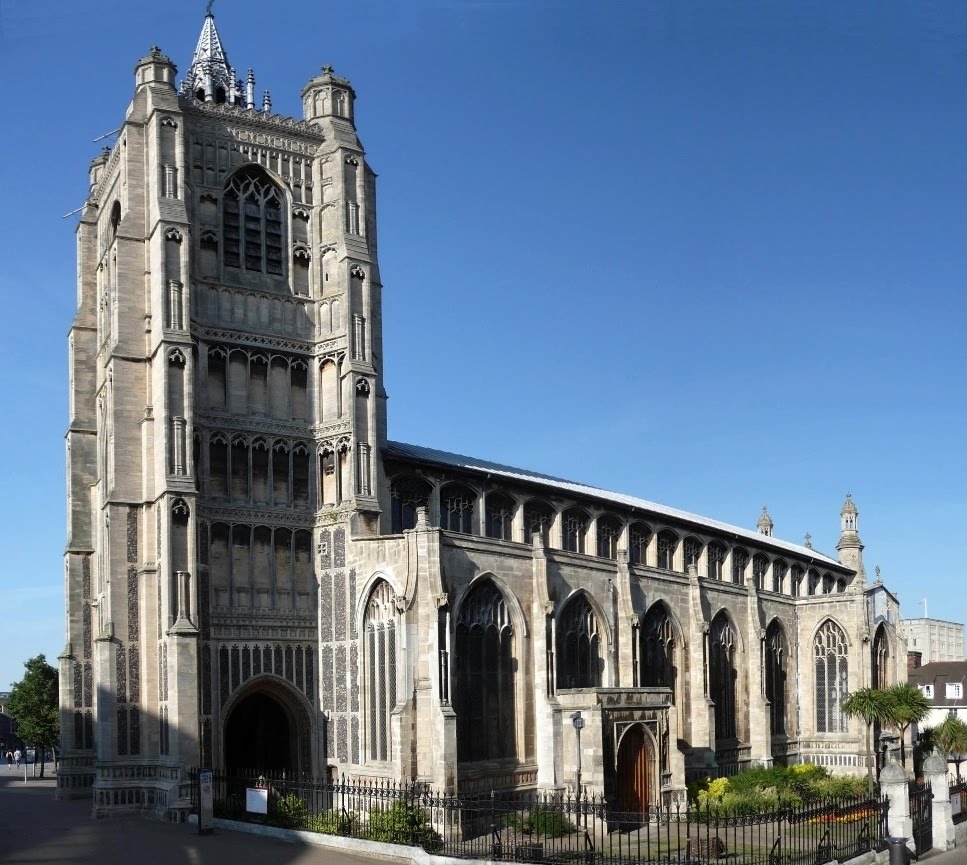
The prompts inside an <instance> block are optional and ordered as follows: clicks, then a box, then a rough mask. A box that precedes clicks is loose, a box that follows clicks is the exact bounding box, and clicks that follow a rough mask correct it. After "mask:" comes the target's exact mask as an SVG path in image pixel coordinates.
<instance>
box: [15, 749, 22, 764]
mask: <svg viewBox="0 0 967 865" xmlns="http://www.w3.org/2000/svg"><path fill="white" fill-rule="evenodd" d="M22 759H23V754H21V753H20V749H19V748H17V750H16V751H14V752H13V761H14V763H16V764H17V768H18V769H19V768H20V761H21V760H22Z"/></svg>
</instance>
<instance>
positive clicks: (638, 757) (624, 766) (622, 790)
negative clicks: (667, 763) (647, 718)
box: [615, 724, 650, 814]
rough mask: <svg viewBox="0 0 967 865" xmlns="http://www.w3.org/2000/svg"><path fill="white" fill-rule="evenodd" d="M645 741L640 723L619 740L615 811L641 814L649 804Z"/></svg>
mask: <svg viewBox="0 0 967 865" xmlns="http://www.w3.org/2000/svg"><path fill="white" fill-rule="evenodd" d="M648 758H649V753H648V739H647V738H646V736H645V730H644V728H643V727H642V726H641V724H635V725H634V726H633V727H631V728H630V729H629V730H627V731H626V732H625V734H624V735H623V736H622V737H621V743H620V744H619V745H618V761H617V762H618V765H617V777H616V782H617V783H616V785H615V786H616V787H617V793H618V810H619V811H622V812H625V813H627V814H644V813H645V812H647V810H648V802H649V783H648V780H649V774H650V772H649V768H650V767H649V762H650V761H649V759H648Z"/></svg>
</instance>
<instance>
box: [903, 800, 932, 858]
mask: <svg viewBox="0 0 967 865" xmlns="http://www.w3.org/2000/svg"><path fill="white" fill-rule="evenodd" d="M909 789H910V820H911V822H912V824H913V843H914V846H915V848H916V850H915V852H914V854H913V855H914V856H915V857H916V858H917V860H919V859H920V857H921V856H922V855H923V854H924V853H926V852H927V851H928V850H930V849H932V847H933V791H932V790H931V789H930V783H929V782H926V781H923V782H921V781H910V783H909Z"/></svg>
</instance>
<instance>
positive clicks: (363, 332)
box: [58, 9, 387, 813]
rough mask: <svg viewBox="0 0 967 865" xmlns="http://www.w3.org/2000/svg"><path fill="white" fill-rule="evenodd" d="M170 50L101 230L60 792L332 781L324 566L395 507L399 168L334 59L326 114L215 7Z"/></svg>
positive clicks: (82, 345) (116, 800)
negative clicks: (240, 780) (391, 189)
mask: <svg viewBox="0 0 967 865" xmlns="http://www.w3.org/2000/svg"><path fill="white" fill-rule="evenodd" d="M176 78H177V73H176V68H175V66H174V64H173V63H172V62H171V60H170V59H169V58H168V57H166V56H165V55H164V54H162V53H161V51H160V50H159V49H157V48H152V49H151V51H150V52H149V53H148V54H147V55H146V56H145V57H142V58H141V59H140V60H139V61H138V63H137V65H136V67H135V89H134V95H133V98H132V101H131V103H130V105H129V107H128V109H127V112H126V115H125V118H124V123H123V125H122V126H121V128H120V130H119V131H118V133H117V139H116V141H115V144H114V146H113V148H111V149H106V150H105V151H104V152H103V153H102V154H101V155H99V156H98V157H97V158H96V159H95V160H94V161H93V163H92V164H91V168H90V191H89V194H88V198H87V201H86V203H85V207H84V210H83V214H82V216H81V219H80V224H79V225H78V230H77V254H78V286H77V304H78V307H77V313H76V316H75V319H74V322H73V325H72V327H71V331H70V361H69V362H70V423H69V428H68V431H67V460H68V512H69V527H68V542H67V550H66V570H67V644H66V646H65V648H64V651H63V653H62V654H61V656H60V672H61V677H60V681H61V730H62V733H61V735H62V749H63V753H64V760H63V763H62V771H61V773H60V775H59V779H58V784H59V787H60V794H61V795H62V796H74V795H91V793H92V790H93V796H94V807H95V812H96V813H101V812H104V811H107V810H111V809H115V808H125V807H127V808H130V807H138V808H154V809H156V810H159V811H163V810H165V809H170V808H172V807H176V803H177V801H178V795H179V784H180V783H182V782H184V780H185V778H184V771H185V770H186V768H188V767H191V766H197V765H212V764H217V765H232V764H233V761H239V762H235V763H234V764H235V765H254V764H255V763H258V765H263V766H266V767H268V768H271V767H275V768H278V769H280V770H282V769H284V770H289V771H300V772H306V773H311V774H313V775H320V774H322V773H323V772H324V770H325V749H326V744H325V742H326V733H327V731H326V729H325V720H324V716H323V715H322V714H320V712H319V711H318V708H319V706H318V702H319V699H318V694H317V690H318V688H317V686H316V681H317V679H318V673H319V669H320V667H319V664H320V659H319V657H318V654H319V648H318V647H319V625H318V608H319V604H320V603H322V604H323V605H326V604H327V603H328V599H327V598H326V597H322V598H321V599H320V595H319V588H318V582H317V566H319V563H320V562H322V563H323V564H325V562H327V561H330V560H335V561H338V560H339V558H340V557H342V558H344V557H345V547H346V543H347V538H348V537H349V534H350V532H352V533H356V534H363V535H365V534H375V533H377V532H378V528H379V521H380V513H381V511H382V510H385V508H386V504H387V503H386V502H381V501H380V495H379V493H378V491H379V490H381V489H383V488H384V487H385V483H384V482H383V479H382V477H381V468H380V461H379V460H378V459H377V457H376V455H377V454H378V453H379V452H380V448H381V447H382V446H383V444H384V443H385V438H386V433H385V429H386V420H385V394H384V392H383V384H382V368H381V364H382V334H381V314H380V309H381V298H380V292H381V286H380V280H379V270H378V267H377V263H376V208H375V175H374V173H373V171H372V170H371V169H370V168H369V166H368V164H367V162H366V158H365V154H364V151H363V148H362V145H361V144H360V141H359V139H358V137H357V135H356V128H355V123H354V102H355V93H354V91H353V89H352V87H351V86H350V84H349V82H348V81H347V80H346V79H344V78H341V77H339V76H337V75H335V74H334V72H333V71H332V69H331V68H330V67H325V68H324V69H323V70H322V72H321V74H320V75H319V76H317V77H316V78H313V79H312V80H311V81H310V82H309V84H307V85H306V87H305V88H304V90H303V92H302V100H303V118H302V119H294V118H290V117H284V116H280V115H277V114H273V113H272V111H271V98H270V96H269V94H268V91H265V92H264V94H263V96H262V99H261V101H260V104H258V105H257V104H256V103H257V100H256V95H255V76H254V73H253V72H252V71H251V70H249V71H248V74H247V77H246V80H245V81H244V82H242V81H241V80H240V79H239V78H238V77H237V74H236V71H235V69H234V67H232V66H231V65H230V64H229V61H228V56H227V52H226V50H225V48H224V45H223V43H222V40H221V38H220V36H219V33H218V31H217V29H216V26H215V18H214V16H213V15H212V13H211V11H210V9H209V12H208V14H207V15H206V17H205V19H204V23H203V25H202V30H201V34H200V36H199V39H198V42H197V47H196V49H195V53H194V56H193V58H192V62H191V64H190V66H189V67H188V69H187V71H186V73H185V75H184V77H183V79H182V81H181V83H180V86H179V84H178V82H177V80H176Z"/></svg>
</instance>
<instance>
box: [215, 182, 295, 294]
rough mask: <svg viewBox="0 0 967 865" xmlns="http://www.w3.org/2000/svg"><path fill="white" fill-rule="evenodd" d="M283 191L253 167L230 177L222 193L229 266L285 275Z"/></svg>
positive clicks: (227, 264) (225, 254)
mask: <svg viewBox="0 0 967 865" xmlns="http://www.w3.org/2000/svg"><path fill="white" fill-rule="evenodd" d="M282 202H283V199H282V193H281V192H280V191H279V189H278V188H277V187H276V186H275V184H273V183H272V182H271V181H270V180H269V179H268V177H267V176H266V175H265V173H264V172H262V171H261V170H259V169H257V168H254V167H250V168H246V169H243V170H242V171H239V172H237V173H236V174H234V175H233V176H232V178H231V179H230V180H229V182H228V185H227V186H226V188H225V194H224V195H223V196H222V229H223V232H224V237H225V249H224V262H225V266H226V267H233V268H238V269H241V270H245V271H247V272H249V273H266V274H270V275H273V276H282V275H283V268H284V258H283V255H282V247H283V232H282V213H283V210H282Z"/></svg>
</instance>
